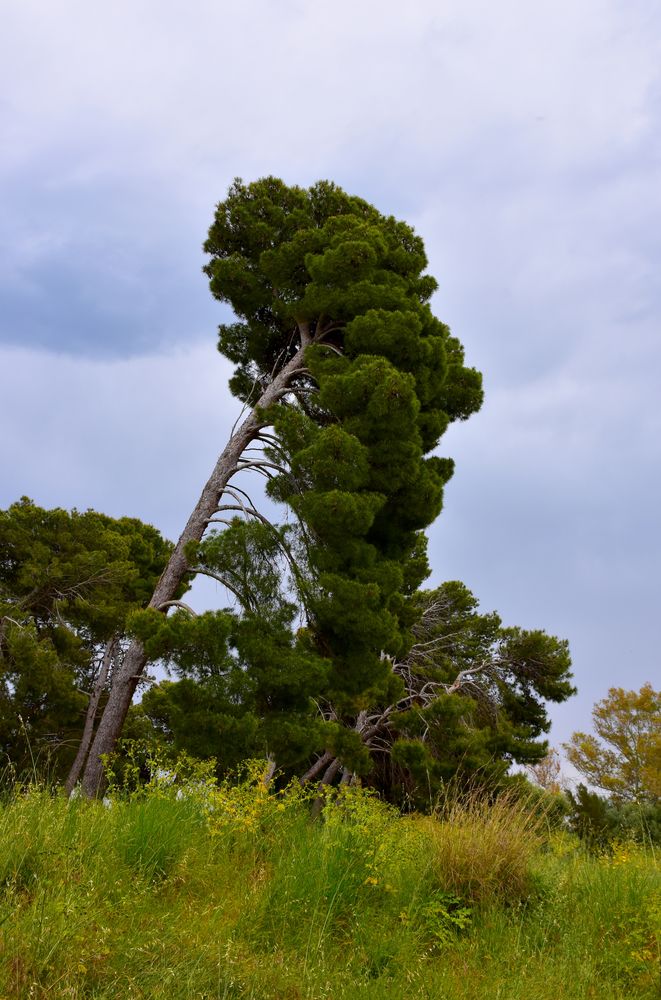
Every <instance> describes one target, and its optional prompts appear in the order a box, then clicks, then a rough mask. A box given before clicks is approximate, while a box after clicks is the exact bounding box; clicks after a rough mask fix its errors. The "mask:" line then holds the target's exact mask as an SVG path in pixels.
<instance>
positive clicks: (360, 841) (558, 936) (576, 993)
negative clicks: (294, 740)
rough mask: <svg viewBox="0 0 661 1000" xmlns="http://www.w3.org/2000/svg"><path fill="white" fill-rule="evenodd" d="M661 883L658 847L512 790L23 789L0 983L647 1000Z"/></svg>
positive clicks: (8, 845) (193, 780)
mask: <svg viewBox="0 0 661 1000" xmlns="http://www.w3.org/2000/svg"><path fill="white" fill-rule="evenodd" d="M182 764H183V765H184V766H183V769H182V768H181V765H182ZM179 765H180V773H181V774H182V775H184V776H185V774H186V771H187V769H186V767H185V762H182V761H180V762H179ZM262 766H263V765H262ZM260 769H261V768H260ZM660 889H661V880H660V874H659V870H658V865H657V864H656V863H655V861H654V858H653V856H652V855H651V854H650V853H647V852H645V851H644V850H641V849H640V848H633V847H629V846H621V847H619V848H618V849H617V850H616V852H615V853H614V854H612V855H609V856H606V857H598V858H596V857H591V856H589V855H586V854H584V853H583V852H582V850H581V849H580V846H579V842H578V841H577V840H575V838H573V837H571V836H569V835H568V834H561V833H557V832H556V833H554V832H549V831H548V829H547V828H546V826H545V824H544V823H543V821H542V820H540V816H539V814H538V813H536V812H531V811H530V810H528V809H527V807H526V806H525V804H521V803H518V804H517V803H516V802H515V801H509V802H507V801H505V800H501V801H500V804H499V805H498V806H497V807H495V808H494V807H493V806H489V807H487V808H485V807H484V805H483V804H481V802H480V800H479V799H472V800H468V801H463V802H462V801H459V802H455V803H454V804H452V805H451V806H449V808H448V809H446V810H445V811H444V812H443V813H442V814H439V815H437V816H436V817H433V818H431V817H401V816H399V815H398V814H397V813H396V812H395V811H394V810H391V809H389V808H387V807H385V806H384V805H383V804H381V803H379V802H378V801H377V800H376V799H375V798H374V797H372V796H369V795H365V793H362V792H360V791H355V790H349V791H348V793H346V794H342V795H340V796H339V797H338V798H337V799H334V800H332V801H330V802H329V803H328V806H327V809H326V813H325V822H323V823H312V822H310V818H309V808H308V802H307V801H306V798H305V795H304V793H303V792H302V791H301V790H300V788H298V789H297V786H292V787H291V788H290V790H288V791H287V792H286V793H284V794H283V793H280V794H278V795H272V794H269V793H268V791H267V789H266V788H265V786H264V784H263V782H262V781H260V780H259V772H258V771H256V770H253V772H252V778H249V779H248V780H246V781H245V782H244V783H242V784H239V785H233V786H231V785H222V786H220V787H214V785H213V783H211V782H210V781H209V779H208V776H207V775H205V774H204V773H203V772H201V771H200V770H199V769H193V770H192V771H190V769H188V780H187V781H184V784H183V785H182V784H179V783H178V782H176V781H175V782H173V775H172V774H167V773H164V772H162V771H161V772H159V774H158V776H156V777H155V779H154V780H153V781H152V784H151V786H150V787H149V788H148V789H141V788H138V789H137V790H136V792H135V793H134V794H133V795H132V796H130V797H125V796H124V797H123V796H120V795H118V794H117V793H113V798H112V800H111V804H109V808H107V809H104V808H102V807H101V806H99V805H95V804H90V803H87V802H84V801H80V800H73V801H71V802H68V803H67V802H66V801H65V800H64V799H63V798H62V797H59V796H53V795H52V794H51V793H49V792H47V791H39V790H23V791H21V792H20V793H19V794H17V795H16V796H15V797H14V798H13V799H12V800H11V801H9V802H8V803H6V804H5V805H4V806H2V807H0V995H2V996H7V997H10V996H11V997H15V998H16V1000H27V998H42V997H43V998H45V997H54V998H59V997H61V998H64V997H68V998H71V997H73V998H80V1000H82V998H83V997H92V996H93V997H96V998H97V1000H104V998H108V1000H110V998H113V1000H114V998H116V997H120V996H121V997H125V996H126V997H131V996H133V997H151V998H154V1000H158V998H163V1000H165V998H167V1000H172V998H181V1000H190V998H191V997H235V998H244V1000H248V998H253V1000H269V998H270V1000H284V998H290V1000H296V998H298V1000H322V998H328V997H333V998H338V1000H341V998H343V997H346V998H348V997H351V998H352V1000H382V998H385V997H388V998H392V1000H410V998H420V1000H423V998H430V997H446V998H448V1000H469V998H471V1000H472V998H473V997H475V996H476V995H485V996H500V997H504V998H508V1000H529V998H530V997H535V998H536V1000H557V998H558V997H563V998H564V1000H589V998H593V997H599V998H600V1000H631V998H634V997H635V998H637V1000H648V998H649V1000H652V998H655V997H657V996H658V961H659V942H658V927H659V918H660V916H661V912H660V906H661V896H660Z"/></svg>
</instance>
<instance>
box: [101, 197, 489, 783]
mask: <svg viewBox="0 0 661 1000" xmlns="http://www.w3.org/2000/svg"><path fill="white" fill-rule="evenodd" d="M205 250H206V251H207V253H208V254H209V255H210V261H209V263H208V264H207V266H206V268H205V270H206V272H207V274H208V276H209V278H210V284H211V290H212V293H213V294H214V295H215V296H216V298H218V299H219V300H221V301H224V302H228V303H229V304H230V305H231V306H232V308H233V310H234V313H235V316H236V322H234V323H231V324H227V325H223V326H221V328H220V341H219V349H220V350H221V352H222V353H223V354H224V355H225V356H226V357H228V358H229V359H230V360H231V361H232V362H234V363H235V365H236V369H235V373H234V376H233V378H232V380H231V383H230V385H231V388H232V391H233V392H234V393H235V394H236V395H237V396H238V397H239V398H240V399H242V400H243V402H244V403H245V406H246V409H247V415H246V417H245V419H244V420H243V422H242V423H241V424H240V425H239V426H238V427H237V428H236V429H235V431H234V433H233V434H232V436H231V438H230V440H229V442H228V444H227V446H226V447H225V449H224V451H223V452H222V454H221V456H220V458H219V460H218V462H217V464H216V467H215V469H214V471H213V473H212V475H211V477H210V479H209V481H208V482H207V484H206V485H205V487H204V489H203V491H202V494H201V497H200V500H199V501H198V503H197V505H196V507H195V509H194V510H193V512H192V514H191V516H190V518H189V520H188V523H187V524H186V526H185V528H184V531H183V532H182V535H181V537H180V539H179V542H178V543H177V545H176V547H175V550H174V552H173V555H172V557H171V559H170V561H169V563H168V565H167V567H166V569H165V571H164V573H163V575H162V577H161V579H160V581H159V583H158V585H157V587H156V590H155V592H154V595H153V597H152V600H151V602H150V603H151V607H152V608H153V609H155V610H156V611H163V612H167V610H168V608H169V607H170V606H171V602H172V601H173V600H174V599H176V595H177V591H178V588H180V586H181V584H182V582H183V581H184V580H186V579H188V578H189V576H190V574H191V573H192V572H194V565H195V564H194V559H193V558H192V553H193V551H194V549H195V546H196V544H197V543H199V542H200V540H201V539H202V538H203V536H204V534H205V531H206V530H207V528H208V526H209V523H210V522H211V521H212V520H213V518H214V515H217V514H218V512H219V510H220V509H222V508H228V507H230V508H231V507H234V509H236V506H237V505H238V506H243V507H245V505H246V501H245V498H244V497H243V493H242V492H241V491H240V490H238V488H237V487H236V485H235V484H233V482H232V481H233V479H234V477H235V476H236V475H237V473H239V472H241V471H242V470H244V469H247V468H253V469H257V470H259V471H262V472H264V473H265V474H267V475H271V473H273V474H274V475H273V479H272V486H271V492H272V495H273V496H274V497H276V498H278V499H281V500H284V501H286V502H287V503H288V504H290V506H291V507H292V508H293V509H294V510H295V511H296V513H297V514H298V515H299V517H300V519H301V521H302V523H303V524H304V526H305V529H306V548H307V556H306V561H307V563H308V565H309V567H310V570H311V572H310V574H309V580H308V592H307V594H306V603H307V606H308V610H309V629H308V633H307V635H306V636H303V637H302V638H301V640H300V641H301V642H308V644H309V646H310V651H311V652H313V653H314V654H315V655H319V656H321V657H323V658H326V659H327V660H329V661H330V663H331V676H330V679H329V682H328V684H329V686H328V690H327V695H328V696H329V703H330V704H332V705H333V709H332V710H333V712H335V713H339V714H340V716H344V715H346V714H350V713H354V712H356V711H360V710H361V707H362V708H364V707H367V706H368V705H370V704H371V703H373V702H374V701H375V700H382V699H384V698H385V699H388V698H389V697H393V696H395V695H396V693H397V690H396V689H397V687H398V682H397V680H396V679H395V680H393V677H394V675H393V673H392V670H391V669H390V668H389V657H390V656H392V655H395V654H397V653H401V652H403V651H404V650H405V648H406V646H407V644H408V643H410V638H409V627H410V625H411V624H412V622H413V620H414V617H413V613H412V609H411V607H410V599H411V596H412V594H413V593H414V591H415V589H416V588H417V586H418V585H419V583H420V582H421V580H422V579H424V576H425V575H426V560H425V557H424V551H423V548H422V546H421V541H420V535H419V532H420V531H421V530H422V529H423V528H424V527H425V526H426V525H428V524H429V523H431V521H432V520H433V519H434V517H435V516H436V515H437V514H438V512H439V511H440V507H441V503H442V489H443V485H444V483H445V482H446V481H447V479H448V478H449V476H450V474H451V471H452V463H451V462H450V461H449V460H443V459H437V458H432V457H428V456H429V452H430V451H431V450H432V449H433V448H434V447H435V446H436V444H437V442H438V440H439V438H440V436H441V435H442V433H443V431H444V430H445V428H446V427H447V425H448V423H449V422H450V421H451V420H455V419H463V418H466V417H467V416H469V415H470V414H471V413H473V412H475V410H476V409H478V407H479V405H480V403H481V399H482V391H481V384H480V376H479V374H478V373H477V372H475V371H474V370H472V369H469V368H466V367H465V365H464V361H463V353H462V350H461V346H460V344H459V342H458V341H457V340H456V339H455V338H453V337H452V336H451V335H450V333H449V331H448V329H447V327H445V326H444V325H443V324H442V323H441V322H440V321H439V320H437V319H435V317H434V316H433V314H432V312H431V309H430V306H429V300H430V297H431V295H432V294H433V292H434V290H435V289H436V282H435V281H434V279H433V278H431V277H430V276H429V275H426V274H425V273H424V272H425V269H426V266H427V260H426V257H425V253H424V247H423V243H422V240H421V239H420V238H419V237H418V236H417V235H416V234H415V233H414V231H413V230H412V229H411V227H409V226H407V225H406V224H405V223H402V222H399V221H397V220H395V219H394V218H393V217H389V216H384V215H382V214H381V213H380V212H378V211H377V209H376V208H374V207H373V206H371V205H369V204H368V203H367V202H365V201H363V200H361V199H359V198H356V197H352V196H349V195H347V194H346V193H345V192H343V191H342V190H341V189H340V188H338V187H336V186H335V185H333V184H331V183H328V182H320V183H318V184H315V185H313V186H312V187H311V188H309V189H307V190H306V189H303V188H299V187H288V186H287V185H285V184H284V183H283V182H282V181H280V180H277V179H276V178H265V179H263V180H260V181H257V182H255V183H253V184H248V185H245V184H243V183H242V182H240V181H237V182H235V184H234V185H233V186H232V188H231V189H230V191H229V194H228V196H227V198H226V199H225V201H223V202H221V203H220V204H219V205H218V207H217V211H216V215H215V219H214V222H213V224H212V226H211V229H210V231H209V238H208V240H207V242H206V244H205ZM256 443H258V444H260V445H262V446H263V447H265V448H266V449H267V452H266V453H265V454H263V455H262V456H261V457H258V458H255V457H253V454H254V453H252V452H251V453H250V455H249V457H246V456H247V451H246V449H247V448H248V447H249V446H251V445H255V444H256ZM251 513H252V508H251ZM146 662H147V653H146V651H145V647H144V645H143V643H142V642H141V641H140V640H139V639H137V638H136V640H135V641H134V642H133V643H132V645H131V647H130V649H129V651H128V653H127V655H126V657H125V659H124V663H123V666H122V669H121V670H119V671H117V672H116V674H115V676H114V680H113V685H112V689H111V691H110V693H109V697H108V702H107V705H106V709H105V711H104V714H103V717H102V720H101V723H100V725H99V728H98V731H97V734H96V738H95V741H94V744H93V747H92V750H91V752H90V756H89V759H88V764H87V768H86V771H85V776H84V788H85V790H86V791H87V793H88V794H96V793H98V791H99V789H100V788H101V787H102V782H103V775H102V764H101V755H102V754H104V753H107V752H109V751H110V750H112V748H113V746H114V744H115V741H116V740H117V738H118V736H119V734H120V733H121V730H122V726H123V723H124V719H125V717H126V713H127V711H128V708H129V705H130V702H131V698H132V696H133V692H134V690H135V686H136V684H137V681H138V679H139V677H140V676H141V674H142V672H143V670H144V667H145V664H146ZM349 756H350V755H349ZM347 759H348V757H347Z"/></svg>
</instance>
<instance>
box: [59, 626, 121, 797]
mask: <svg viewBox="0 0 661 1000" xmlns="http://www.w3.org/2000/svg"><path fill="white" fill-rule="evenodd" d="M117 645H118V638H117V636H116V635H114V636H113V637H112V639H110V640H109V642H107V643H106V648H105V650H104V651H103V658H102V660H101V665H100V667H99V674H98V677H97V678H96V680H95V682H94V687H93V689H92V694H91V695H90V700H89V705H88V706H87V714H86V716H85V726H84V727H83V735H82V738H81V740H80V746H79V747H78V753H77V754H76V759H75V760H74V762H73V764H72V765H71V770H70V771H69V776H68V777H67V780H66V782H65V784H64V789H65V791H66V793H67V798H68V797H69V796H70V795H71V793H72V792H73V790H74V788H75V787H76V782H77V781H78V779H79V777H80V774H81V771H82V770H83V766H84V764H85V761H86V760H87V754H88V753H89V748H90V746H91V743H92V736H93V735H94V723H95V722H96V713H97V712H98V710H99V702H100V701H101V695H102V694H103V689H104V688H105V686H106V680H107V678H108V674H109V672H110V664H111V663H112V660H113V657H114V655H115V652H116V650H117Z"/></svg>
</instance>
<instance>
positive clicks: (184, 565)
mask: <svg viewBox="0 0 661 1000" xmlns="http://www.w3.org/2000/svg"><path fill="white" fill-rule="evenodd" d="M301 340H302V341H303V343H302V345H301V347H300V348H299V350H298V351H297V352H296V354H295V355H294V357H293V358H292V359H291V360H290V361H289V362H288V363H287V364H286V365H285V367H284V368H282V370H281V371H280V372H279V373H278V374H277V375H276V376H275V378H274V379H273V381H272V382H271V383H270V385H269V386H268V388H267V389H266V390H265V391H264V392H263V394H262V395H261V396H260V398H259V399H258V400H257V401H256V403H255V405H254V407H253V409H252V411H251V412H250V414H249V415H248V417H246V419H245V420H244V421H243V423H242V424H241V426H240V427H239V428H238V429H237V430H236V431H235V432H234V434H232V437H231V438H230V440H229V441H228V443H227V446H226V447H225V450H224V451H223V453H222V454H221V456H220V458H219V459H218V461H217V462H216V466H215V468H214V470H213V472H212V473H211V476H210V478H209V481H208V482H207V484H206V486H205V487H204V489H203V490H202V495H201V496H200V499H199V500H198V502H197V504H196V506H195V508H194V510H193V512H192V514H191V515H190V517H189V519H188V523H187V524H186V527H185V528H184V530H183V532H182V534H181V537H180V539H179V541H178V542H177V544H176V546H175V548H174V551H173V553H172V555H171V556H170V560H169V562H168V564H167V566H166V567H165V569H164V570H163V574H162V575H161V578H160V580H159V581H158V583H157V585H156V589H155V591H154V594H153V596H152V599H151V601H150V602H149V607H151V608H157V609H158V610H164V609H165V607H167V606H169V604H168V602H170V601H172V600H174V599H175V597H176V594H177V590H178V588H179V586H180V584H181V583H182V582H183V580H184V578H185V576H186V574H187V572H188V571H189V569H190V567H189V564H188V561H187V559H186V555H185V551H186V546H187V545H188V543H189V542H191V541H196V542H199V541H200V540H201V538H202V535H203V534H204V532H205V530H206V527H207V525H208V523H209V520H210V519H211V518H212V517H213V514H214V512H215V511H216V509H217V507H218V504H219V501H220V498H221V496H222V494H223V491H224V490H225V488H226V487H227V485H228V483H229V481H230V479H231V478H232V476H234V475H235V473H236V472H237V471H238V468H239V460H240V458H241V456H242V454H243V452H244V451H245V449H246V448H247V446H248V445H249V444H250V442H251V441H253V440H254V439H255V438H256V437H257V435H258V434H259V432H260V430H262V428H263V427H265V426H267V423H268V422H267V421H265V420H264V419H263V418H262V417H260V412H261V411H263V410H266V409H268V407H270V406H272V405H273V404H274V403H276V402H278V400H279V399H281V398H282V397H283V396H285V395H286V394H287V393H288V392H289V391H290V386H291V383H292V379H293V378H294V376H295V375H297V374H299V373H300V372H301V371H303V370H304V354H305V346H306V344H305V341H306V340H307V338H304V337H303V336H302V337H301ZM146 663H147V657H146V655H145V651H144V648H143V646H142V643H141V642H139V641H138V640H137V639H134V640H133V641H132V642H131V644H130V646H129V648H128V649H127V651H126V654H125V656H124V660H123V662H122V665H121V667H119V669H118V670H117V671H116V672H115V673H114V674H113V679H112V685H111V688H110V693H109V696H108V701H107V704H106V707H105V709H104V712H103V715H102V716H101V721H100V722H99V727H98V729H97V733H96V736H95V738H94V742H93V744H92V747H91V749H90V752H89V756H88V758H87V764H86V767H85V771H84V773H83V779H82V791H83V794H85V795H87V796H89V797H92V796H96V795H100V794H102V793H103V789H104V770H103V761H102V759H101V758H102V755H103V754H108V753H110V752H111V751H112V750H113V748H114V746H115V743H116V742H117V739H118V738H119V736H120V734H121V731H122V727H123V725H124V720H125V719H126V714H127V712H128V710H129V706H130V704H131V700H132V698H133V694H134V692H135V689H136V686H137V684H138V681H139V680H140V677H141V676H142V673H143V671H144V668H145V665H146Z"/></svg>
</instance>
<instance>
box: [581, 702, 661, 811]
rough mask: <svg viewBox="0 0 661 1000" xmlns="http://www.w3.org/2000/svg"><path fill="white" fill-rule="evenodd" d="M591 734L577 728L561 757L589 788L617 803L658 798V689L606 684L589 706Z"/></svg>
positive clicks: (660, 714) (660, 712) (660, 728)
mask: <svg viewBox="0 0 661 1000" xmlns="http://www.w3.org/2000/svg"><path fill="white" fill-rule="evenodd" d="M592 719H593V723H594V729H595V733H596V736H595V735H592V734H587V733H582V732H577V733H574V734H573V735H572V737H571V740H570V742H569V743H565V744H563V746H564V749H565V752H566V754H567V758H568V760H569V761H570V763H572V764H573V765H574V767H575V768H576V770H577V771H580V773H581V774H582V775H583V776H584V777H585V778H587V780H588V781H589V782H590V784H591V785H593V786H594V787H595V788H601V789H602V790H603V791H605V792H608V794H609V795H610V796H612V798H613V801H614V802H615V803H618V802H636V803H642V802H651V803H653V804H654V803H657V802H658V801H659V799H660V798H661V692H659V691H655V690H654V689H653V687H652V685H651V684H644V685H643V686H642V688H641V689H640V691H625V690H624V688H611V689H610V690H609V692H608V696H607V697H606V698H603V699H602V700H601V701H598V702H597V704H596V705H595V706H594V709H593V711H592Z"/></svg>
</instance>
